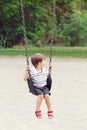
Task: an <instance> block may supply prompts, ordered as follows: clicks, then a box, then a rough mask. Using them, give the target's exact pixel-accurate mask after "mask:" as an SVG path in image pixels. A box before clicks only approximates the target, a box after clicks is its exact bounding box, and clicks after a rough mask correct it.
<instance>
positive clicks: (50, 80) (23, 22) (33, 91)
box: [20, 0, 55, 95]
mask: <svg viewBox="0 0 87 130" xmlns="http://www.w3.org/2000/svg"><path fill="white" fill-rule="evenodd" d="M20 3H21V13H22V24H23V32H24V42H25V52H26V61H27V65H29V57H28V49H27V45H28V44H27V35H26V26H25V18H24V7H23V0H21V2H20ZM54 14H55V0H54V7H53V18H52V34H51V40H50V41H51V42H50V60H49V64H50V63H51V62H52V45H53V41H54V40H53V37H54ZM28 74H29V78H28V79H27V84H28V88H29V92H31V93H32V94H33V95H37V94H36V92H35V89H34V86H33V82H32V79H31V76H30V72H29V71H28ZM51 86H52V78H51V69H50V67H49V74H48V77H47V85H46V87H48V89H49V91H50V90H51ZM50 94H51V93H50Z"/></svg>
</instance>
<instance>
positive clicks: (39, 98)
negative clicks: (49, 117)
mask: <svg viewBox="0 0 87 130" xmlns="http://www.w3.org/2000/svg"><path fill="white" fill-rule="evenodd" d="M42 100H43V95H38V96H37V101H36V111H35V115H36V117H37V118H41V117H42V115H41V111H40V106H41V104H42Z"/></svg>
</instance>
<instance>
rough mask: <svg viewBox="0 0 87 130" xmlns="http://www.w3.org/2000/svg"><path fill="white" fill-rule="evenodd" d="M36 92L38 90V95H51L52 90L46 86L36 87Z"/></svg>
mask: <svg viewBox="0 0 87 130" xmlns="http://www.w3.org/2000/svg"><path fill="white" fill-rule="evenodd" d="M34 87H35V86H34ZM35 92H36V94H37V95H46V94H49V95H50V91H49V89H48V88H47V87H46V86H44V87H40V88H38V87H35Z"/></svg>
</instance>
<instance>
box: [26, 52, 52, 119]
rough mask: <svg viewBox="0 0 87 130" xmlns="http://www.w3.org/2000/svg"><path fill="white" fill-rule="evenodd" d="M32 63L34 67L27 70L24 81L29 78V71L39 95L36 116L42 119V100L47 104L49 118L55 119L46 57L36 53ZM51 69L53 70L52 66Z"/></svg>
mask: <svg viewBox="0 0 87 130" xmlns="http://www.w3.org/2000/svg"><path fill="white" fill-rule="evenodd" d="M31 62H32V65H33V67H32V68H30V69H29V68H28V67H27V68H26V73H25V76H24V80H27V78H28V73H27V72H28V70H29V71H30V75H31V78H32V82H33V86H34V87H35V91H36V94H37V101H36V111H35V115H36V117H37V118H41V117H42V114H41V110H40V107H41V104H42V100H43V99H45V103H46V105H47V108H48V112H47V114H48V117H49V118H53V111H52V107H51V101H50V96H49V93H50V92H49V89H48V88H47V87H46V84H47V76H48V71H47V70H46V68H44V66H45V56H44V55H42V54H40V53H36V54H35V55H33V56H32V57H31ZM50 68H52V66H51V65H50Z"/></svg>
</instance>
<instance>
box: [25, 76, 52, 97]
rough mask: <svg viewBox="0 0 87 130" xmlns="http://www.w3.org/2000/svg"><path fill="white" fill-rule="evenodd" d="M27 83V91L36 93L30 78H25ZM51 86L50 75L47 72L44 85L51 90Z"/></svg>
mask: <svg viewBox="0 0 87 130" xmlns="http://www.w3.org/2000/svg"><path fill="white" fill-rule="evenodd" d="M27 83H28V88H29V92H31V93H32V94H33V95H37V94H36V92H35V89H34V86H33V82H32V79H31V78H29V79H27ZM51 86H52V78H51V75H50V74H49V75H48V78H47V85H46V87H48V89H49V91H50V90H51ZM50 94H51V93H50Z"/></svg>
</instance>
